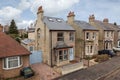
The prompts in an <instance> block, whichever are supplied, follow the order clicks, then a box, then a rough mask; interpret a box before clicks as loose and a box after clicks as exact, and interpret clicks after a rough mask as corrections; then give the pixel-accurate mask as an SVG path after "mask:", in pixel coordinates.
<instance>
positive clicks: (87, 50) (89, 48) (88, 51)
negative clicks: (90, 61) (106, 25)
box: [85, 45, 94, 55]
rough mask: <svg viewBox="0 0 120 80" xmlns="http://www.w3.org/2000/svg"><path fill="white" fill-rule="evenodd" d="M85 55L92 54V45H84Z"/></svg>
mask: <svg viewBox="0 0 120 80" xmlns="http://www.w3.org/2000/svg"><path fill="white" fill-rule="evenodd" d="M85 52H86V55H92V54H93V53H94V46H93V45H86V51H85Z"/></svg>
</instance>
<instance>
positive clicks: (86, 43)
mask: <svg viewBox="0 0 120 80" xmlns="http://www.w3.org/2000/svg"><path fill="white" fill-rule="evenodd" d="M74 16H75V15H74V12H70V13H69V14H68V16H67V17H68V20H67V23H68V24H70V25H71V26H72V27H73V28H74V29H75V30H76V33H75V47H76V56H77V57H79V58H82V57H83V56H93V55H95V54H97V51H98V29H97V28H95V27H93V26H91V25H90V24H89V23H87V22H85V21H80V20H75V19H74Z"/></svg>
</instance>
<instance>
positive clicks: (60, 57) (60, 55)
mask: <svg viewBox="0 0 120 80" xmlns="http://www.w3.org/2000/svg"><path fill="white" fill-rule="evenodd" d="M59 60H60V61H62V60H63V55H62V51H59Z"/></svg>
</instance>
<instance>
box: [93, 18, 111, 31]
mask: <svg viewBox="0 0 120 80" xmlns="http://www.w3.org/2000/svg"><path fill="white" fill-rule="evenodd" d="M94 23H95V25H96V26H98V27H101V28H102V29H103V30H113V28H111V27H110V25H106V24H105V23H104V22H102V21H99V20H95V21H94Z"/></svg>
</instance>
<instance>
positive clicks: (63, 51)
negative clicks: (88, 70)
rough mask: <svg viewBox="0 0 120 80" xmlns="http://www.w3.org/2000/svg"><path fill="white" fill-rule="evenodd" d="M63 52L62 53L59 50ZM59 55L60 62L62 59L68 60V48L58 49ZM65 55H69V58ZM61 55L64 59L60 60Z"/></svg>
mask: <svg viewBox="0 0 120 80" xmlns="http://www.w3.org/2000/svg"><path fill="white" fill-rule="evenodd" d="M60 51H61V52H62V53H61V55H60V53H59V52H60ZM58 55H59V62H62V61H67V60H68V50H66V49H64V50H58ZM65 56H67V58H65ZM60 57H62V59H61V60H60Z"/></svg>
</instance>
